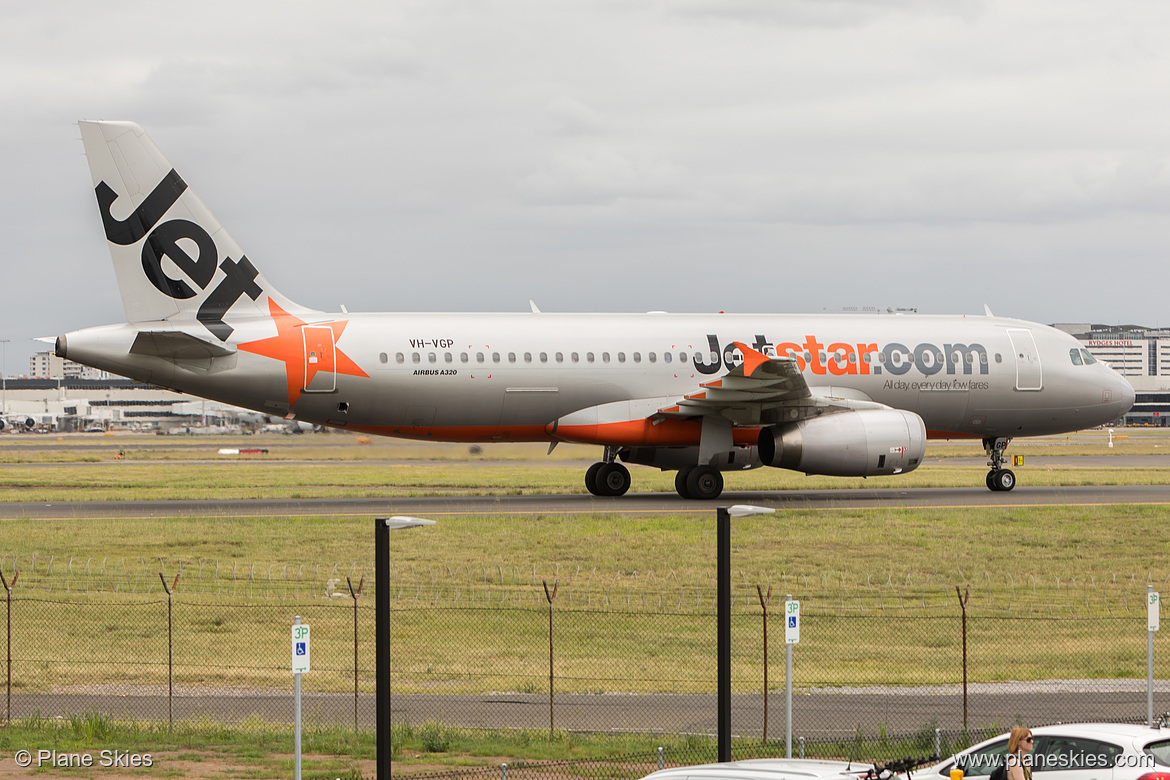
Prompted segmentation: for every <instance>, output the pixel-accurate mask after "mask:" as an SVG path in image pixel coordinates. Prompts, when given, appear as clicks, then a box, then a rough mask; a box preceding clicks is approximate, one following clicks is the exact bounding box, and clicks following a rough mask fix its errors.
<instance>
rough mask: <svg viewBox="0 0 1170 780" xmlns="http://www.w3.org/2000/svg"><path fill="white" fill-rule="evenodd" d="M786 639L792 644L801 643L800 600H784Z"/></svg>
mask: <svg viewBox="0 0 1170 780" xmlns="http://www.w3.org/2000/svg"><path fill="white" fill-rule="evenodd" d="M784 641H785V642H787V643H788V644H790V645H795V644H799V643H800V602H799V601H785V602H784Z"/></svg>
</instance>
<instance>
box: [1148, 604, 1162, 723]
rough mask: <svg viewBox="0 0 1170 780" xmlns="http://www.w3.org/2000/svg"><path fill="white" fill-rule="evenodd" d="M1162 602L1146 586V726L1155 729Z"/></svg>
mask: <svg viewBox="0 0 1170 780" xmlns="http://www.w3.org/2000/svg"><path fill="white" fill-rule="evenodd" d="M1161 606H1162V605H1161V601H1160V599H1159V597H1158V594H1157V593H1155V592H1154V586H1153V585H1147V586H1146V623H1147V626H1146V725H1148V726H1149V727H1150V728H1153V727H1154V632H1155V631H1157V630H1158V627H1159V624H1160V623H1161Z"/></svg>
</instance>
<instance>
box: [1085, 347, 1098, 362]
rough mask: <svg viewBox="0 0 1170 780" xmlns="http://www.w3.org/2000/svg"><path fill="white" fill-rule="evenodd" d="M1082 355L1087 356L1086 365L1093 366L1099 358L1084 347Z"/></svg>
mask: <svg viewBox="0 0 1170 780" xmlns="http://www.w3.org/2000/svg"><path fill="white" fill-rule="evenodd" d="M1081 355H1083V356H1084V358H1085V365H1086V366H1091V365H1093V364H1094V363H1096V362H1097V358H1095V357H1093V353H1092V352H1090V351H1089V350H1087V349H1082V350H1081Z"/></svg>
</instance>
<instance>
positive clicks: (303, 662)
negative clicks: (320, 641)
mask: <svg viewBox="0 0 1170 780" xmlns="http://www.w3.org/2000/svg"><path fill="white" fill-rule="evenodd" d="M292 670H293V674H303V673H305V672H307V671H309V624H308V623H298V624H297V625H294V626H293V627H292Z"/></svg>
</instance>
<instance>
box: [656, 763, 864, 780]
mask: <svg viewBox="0 0 1170 780" xmlns="http://www.w3.org/2000/svg"><path fill="white" fill-rule="evenodd" d="M868 768H869V765H868V764H860V763H858V762H856V761H854V762H853V763H852V764H850V763H848V762H845V761H815V760H812V759H799V758H753V759H748V760H745V761H728V762H727V763H723V764H700V765H698V766H678V767H674V768H672V769H660V770H658V771H657V772H654V773H653V774H650V775H647V776H646V777H645V778H643V780H858V774H859V772H864V771H865V770H866V769H868Z"/></svg>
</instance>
